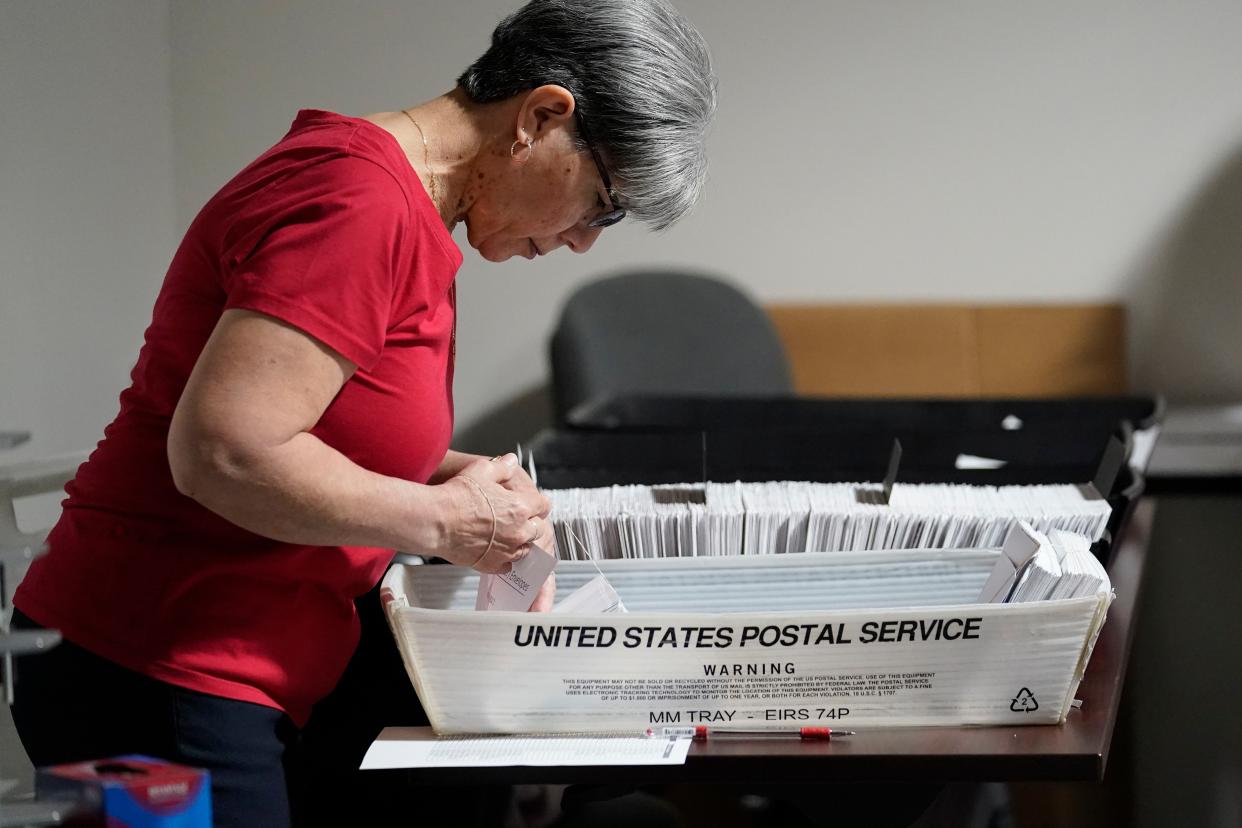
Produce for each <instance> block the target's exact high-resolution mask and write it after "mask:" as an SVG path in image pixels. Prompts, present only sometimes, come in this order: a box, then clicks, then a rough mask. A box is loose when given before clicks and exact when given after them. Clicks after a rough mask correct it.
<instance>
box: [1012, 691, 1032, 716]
mask: <svg viewBox="0 0 1242 828" xmlns="http://www.w3.org/2000/svg"><path fill="white" fill-rule="evenodd" d="M1009 709H1010V710H1012V711H1013V712H1014V713H1034V712H1035V711H1036V710H1038V709H1039V702H1037V701H1035V694H1034V693H1032V692H1031V691H1030V690H1027V689H1026V688H1025V687H1023V688H1022V689H1021V690H1019V691H1018V695H1016V696H1014V697H1013V701H1011V702H1010V703H1009Z"/></svg>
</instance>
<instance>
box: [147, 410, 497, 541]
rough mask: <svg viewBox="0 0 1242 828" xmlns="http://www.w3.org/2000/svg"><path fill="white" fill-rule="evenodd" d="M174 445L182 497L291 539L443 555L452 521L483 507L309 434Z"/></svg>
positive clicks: (464, 494)
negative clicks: (378, 468) (381, 469)
mask: <svg viewBox="0 0 1242 828" xmlns="http://www.w3.org/2000/svg"><path fill="white" fill-rule="evenodd" d="M169 450H170V462H171V465H172V468H173V471H174V479H175V481H176V483H177V488H178V489H179V490H180V491H181V493H182V494H185V495H187V496H188V497H192V498H193V499H194V500H196V501H198V502H199V503H201V504H202V505H203V506H205V507H207V508H208V509H210V510H211V511H213V512H215V513H216V514H218V515H220V516H221V517H223V518H225V519H226V520H228V521H230V522H232V523H235V524H237V525H238V526H241V527H242V528H244V529H247V530H249V531H251V532H254V533H256V534H259V535H263V536H265V537H269V538H273V539H275V540H279V541H284V542H286V543H298V544H308V545H315V546H379V547H387V548H393V549H404V550H408V551H411V552H437V553H439V552H440V551H441V550H442V549H443V547H444V545H445V542H446V538H447V537H448V535H449V532H450V526H449V524H450V522H451V521H453V520H454V518H455V516H457V515H458V514H460V513H462V511H463V509H464V510H470V511H476V510H477V506H478V504H471V503H469V502H468V499H469V494H470V492H469V491H468V490H465V489H463V490H461V491H458V488H459V487H446V486H424V485H421V484H418V483H413V482H410V481H407V480H400V479H398V478H393V477H387V476H384V475H381V474H376V473H374V472H371V471H368V470H366V469H364V468H362V467H361V466H359V465H357V464H356V463H354V462H353V461H351V460H349V459H348V458H347V457H345V456H344V455H343V454H341V453H340V452H338V451H337V450H336V449H333V448H331V447H329V446H328V445H326V444H325V443H323V442H322V441H321V440H319V438H317V437H314V436H313V435H311V434H308V433H300V434H297V435H295V436H293V437H292V438H291V439H289V440H288V441H286V442H284V443H282V444H279V445H276V446H271V447H263V448H261V449H256V448H253V447H251V448H247V449H239V448H237V447H229V446H224V445H215V446H211V445H209V444H208V445H204V444H203V443H201V442H199V443H196V445H194V446H192V447H186V446H182V445H178V444H177V442H176V441H175V440H174V441H173V442H171V443H170V446H169ZM187 453H189V456H187ZM454 454H456V453H455V452H454ZM446 459H447V458H446ZM451 476H452V475H451V474H449V475H447V476H446V477H445V478H444V479H447V478H448V477H451ZM463 498H464V499H465V500H466V501H467V502H464V503H463V502H461V501H462V500H463Z"/></svg>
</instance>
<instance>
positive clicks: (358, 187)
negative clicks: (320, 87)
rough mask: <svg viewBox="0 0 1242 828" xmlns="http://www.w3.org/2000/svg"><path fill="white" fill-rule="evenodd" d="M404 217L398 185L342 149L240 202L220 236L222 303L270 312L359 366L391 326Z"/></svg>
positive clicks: (372, 360) (367, 362)
mask: <svg viewBox="0 0 1242 828" xmlns="http://www.w3.org/2000/svg"><path fill="white" fill-rule="evenodd" d="M409 222H410V215H409V206H408V204H407V202H406V200H405V196H404V193H403V191H402V190H401V187H400V185H399V184H398V183H397V182H396V181H395V180H394V179H393V178H392V176H391V175H389V174H388V173H387V172H386V171H385V170H383V169H382V168H380V167H379V166H377V165H375V164H374V163H372V162H370V161H366V160H363V159H360V158H354V157H350V156H339V157H335V158H331V159H329V160H325V161H322V162H319V163H316V164H313V165H311V166H308V167H306V168H305V169H302V170H300V171H298V172H296V173H294V174H292V175H290V176H288V177H287V178H285V179H284V180H282V181H280V182H278V183H276V184H273V185H271V186H270V187H269V188H268V189H267V190H265V191H263V192H260V193H257V194H256V195H254V196H252V197H251V198H250V199H248V200H247V202H246V204H245V206H244V207H243V209H242V210H241V211H239V214H238V216H237V218H236V220H235V221H234V222H233V223H232V225H231V226H230V228H229V231H228V233H227V234H226V240H225V249H224V259H225V261H224V278H223V282H224V290H225V293H226V295H227V297H228V298H227V299H226V301H225V308H226V309H228V308H242V309H246V310H253V311H258V312H260V313H263V314H267V315H269V316H273V317H276V318H277V319H280V320H282V321H284V322H287V323H288V324H290V325H292V326H294V327H296V328H298V329H299V330H301V331H303V332H305V333H306V334H308V335H310V336H312V337H314V338H315V339H317V340H319V341H320V342H322V343H323V344H325V345H327V346H328V347H329V348H332V349H333V350H334V351H336V352H337V353H339V354H340V355H341V356H343V357H345V358H346V359H348V360H349V361H350V362H352V363H354V364H355V365H357V366H359V367H360V368H362V369H364V370H370V369H372V368H373V367H374V366H375V364H376V363H377V362H378V361H379V358H380V354H381V353H382V351H383V348H384V339H385V335H386V332H387V330H388V328H389V325H390V316H391V311H392V304H393V294H394V290H395V286H396V284H397V281H398V280H397V274H398V272H399V262H400V261H401V249H402V241H403V238H404V236H405V234H406V232H407V230H408V225H409Z"/></svg>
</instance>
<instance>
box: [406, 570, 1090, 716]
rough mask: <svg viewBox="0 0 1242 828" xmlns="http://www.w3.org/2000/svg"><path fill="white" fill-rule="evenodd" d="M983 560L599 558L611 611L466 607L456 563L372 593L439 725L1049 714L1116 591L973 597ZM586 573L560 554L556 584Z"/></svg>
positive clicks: (1080, 668)
mask: <svg viewBox="0 0 1242 828" xmlns="http://www.w3.org/2000/svg"><path fill="white" fill-rule="evenodd" d="M998 554H999V553H998V552H997V551H995V550H986V549H984V550H980V549H974V550H914V551H911V550H889V551H878V552H830V553H822V554H791V555H777V556H756V557H745V556H740V557H731V558H730V557H718V558H683V559H655V560H617V561H605V562H601V564H600V567H601V568H602V569H603V572H604V573H605V575H606V576H607V577H608V580H609V581H610V582H611V583H612V585H613V586H614V587H615V588H616V590H617V592H618V594H619V595H620V597H621V599H622V600H623V601H624V603H625V606H626V607H627V608H628V609H629V610H630V611H629V612H628V613H626V614H609V615H575V614H563V613H555V614H533V613H514V612H476V611H475V610H474V603H475V595H476V589H477V584H478V576H477V575H476V574H475V573H473V572H471V571H470V570H467V569H463V568H461V567H455V566H397V567H393V568H392V569H391V570H390V571H389V573H388V575H387V576H386V577H385V578H384V584H383V593H384V600H385V604H386V610H387V615H388V619H389V623H390V624H391V626H392V629H393V632H394V634H395V636H396V640H397V645H398V647H399V648H400V650H401V654H402V657H403V658H404V660H405V664H406V668H407V670H408V671H409V674H410V678H411V679H412V681H413V682H414V686H415V688H416V689H417V691H418V695H419V698H420V699H421V700H422V703H423V706H424V707H425V708H426V711H427V715H428V716H429V718H430V720H431V724H432V726H433V727H434V728H435V730H436V731H437V732H438V733H440V734H464V733H630V734H635V733H642V732H644V731H645V730H646V729H647V728H650V727H660V726H664V725H695V724H707V725H715V726H717V727H722V728H723V727H727V726H733V727H745V728H748V729H749V728H771V729H774V730H778V729H779V730H788V729H789V728H790V727H791V726H801V725H813V724H818V725H828V726H843V727H857V728H874V727H898V726H913V725H993V724H1004V725H1020V724H1052V723H1056V722H1060V721H1063V720H1064V719H1065V716H1066V715H1067V713H1068V712H1069V710H1070V705H1071V702H1072V701H1073V697H1074V692H1075V690H1076V689H1077V687H1078V683H1079V681H1080V680H1081V679H1082V675H1083V672H1084V671H1085V669H1086V664H1087V660H1088V658H1089V657H1090V653H1091V648H1092V646H1093V645H1094V642H1095V639H1096V636H1097V635H1098V633H1099V630H1100V627H1101V626H1102V625H1103V623H1104V617H1105V614H1106V613H1107V610H1108V605H1109V603H1110V602H1111V600H1112V594H1111V590H1105V591H1102V592H1101V593H1100V594H1099V595H1098V596H1094V597H1086V598H1075V599H1071V600H1062V601H1039V602H1031V603H1021V604H979V603H976V599H977V597H978V595H979V592H980V589H981V588H982V586H983V583H984V581H985V580H986V579H987V576H988V573H989V572H990V571H991V569H992V566H993V564H994V563H995V561H996V559H997V555H998ZM596 574H597V573H596V569H595V567H594V565H592V564H591V563H588V562H562V563H560V564H559V565H558V567H557V577H558V592H559V594H560V595H562V596H563V595H567V594H568V593H570V592H572V591H573V590H574V589H576V588H578V587H579V586H581V585H582V584H584V583H586V581H587V580H589V579H590V578H592V577H593V576H595V575H596Z"/></svg>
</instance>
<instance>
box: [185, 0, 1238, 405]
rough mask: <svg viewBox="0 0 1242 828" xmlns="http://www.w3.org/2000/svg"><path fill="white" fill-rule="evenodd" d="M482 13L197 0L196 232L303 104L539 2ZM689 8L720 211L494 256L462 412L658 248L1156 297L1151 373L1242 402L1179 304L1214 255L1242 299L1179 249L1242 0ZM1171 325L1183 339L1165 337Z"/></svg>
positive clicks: (356, 96) (730, 260)
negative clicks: (713, 88)
mask: <svg viewBox="0 0 1242 828" xmlns="http://www.w3.org/2000/svg"><path fill="white" fill-rule="evenodd" d="M463 5H466V4H414V3H409V2H405V0H378V2H372V3H370V4H368V6H367V9H368V11H367V13H366V14H365V15H364V14H361V13H359V12H358V11H356V10H351V9H346V8H344V7H343V5H342V4H338V3H334V2H331V0H314V1H309V2H299V3H293V4H280V5H276V4H268V5H265V6H262V7H259V8H254V7H253V5H252V4H249V3H245V2H215V3H211V4H203V3H195V2H183V0H174V1H173V43H174V47H175V48H174V61H173V65H174V89H175V91H176V99H175V107H174V111H175V118H174V125H175V133H176V136H177V147H178V159H179V161H180V162H181V167H180V169H181V171H182V172H183V173H184V174H182V175H179V177H178V181H177V185H178V204H179V210H180V212H179V218H180V220H181V223H182V224H185V223H187V222H188V220H189V218H190V217H191V215H192V213H193V211H194V210H195V209H196V208H197V207H198V206H199V205H200V204H201V203H202V202H203V201H204V200H205V199H206V198H207V197H209V196H210V194H211V193H212V192H213V191H214V189H215V188H216V187H217V186H218V185H219V184H221V183H222V182H223V181H224V180H226V179H227V178H228V177H229V176H230V175H231V174H232V173H233V172H234V171H235V170H236V169H237V168H239V167H240V166H241V165H243V164H244V163H246V162H247V161H248V160H250V158H251V157H253V156H254V155H256V154H257V153H258V152H259V151H261V150H262V149H263V148H264V147H265V146H267V145H268V144H270V143H271V142H273V141H275V140H277V139H278V138H279V137H280V135H281V134H282V133H283V131H284V129H285V128H286V127H287V125H288V122H289V121H290V120H291V118H292V116H293V114H294V112H295V110H296V109H298V108H299V107H302V106H319V107H324V108H329V109H336V110H338V111H343V112H347V113H351V114H361V113H363V112H366V111H371V110H375V109H381V108H392V107H396V106H403V105H407V104H412V103H415V102H418V101H421V100H423V99H425V98H427V97H430V96H432V95H434V94H436V93H438V92H440V91H443V90H445V89H447V88H448V87H449V86H450V85H451V83H452V79H453V77H455V75H456V73H457V72H458V71H459V70H460V69H461V68H462V67H464V66H465V65H466V64H467V63H468V62H469V61H470V60H471V59H472V58H473V57H474V56H475V55H476V53H478V52H479V51H480V50H481V49H482V48H483V47H484V46H485V44H486V40H487V34H488V32H489V30H490V27H491V25H492V24H493V22H494V21H495V20H496V19H497V18H498V17H499V16H500V15H501V14H502V13H503V12H504V11H505V10H507V9H510V8H512V7H513V6H514V2H512V0H488V1H487V2H474V3H471V4H468V8H463ZM680 6H681V7H682V8H683V10H684V11H685V12H686V13H687V14H688V16H690V17H691V19H692V20H694V21H695V23H696V24H697V25H698V26H699V27H700V28H701V29H702V31H703V32H704V34H705V35H706V37H707V38H708V40H709V42H710V43H711V45H712V47H713V51H714V54H715V57H716V62H717V66H718V72H719V75H720V101H721V104H720V113H719V118H718V122H717V126H716V128H715V130H714V133H713V135H712V139H711V144H710V146H711V156H712V162H713V172H712V179H711V184H710V187H709V189H708V192H707V198H706V201H705V203H704V204H703V205H702V208H701V209H700V210H699V212H698V213H697V214H696V215H694V216H693V217H692V218H690V219H689V220H687V221H686V222H684V224H683V225H681V226H679V227H676V228H674V229H673V230H672V231H671V232H670V233H668V234H667V235H665V236H660V237H656V236H651V235H649V234H646V233H645V232H643V231H641V230H639V229H637V228H636V227H632V226H629V227H618V228H616V229H615V230H610V231H609V232H608V233H606V234H605V235H604V238H602V239H601V241H600V242H599V243H598V244H597V245H596V248H595V250H593V251H592V252H591V253H590V254H589V255H588V256H586V257H576V256H573V255H572V254H569V253H563V254H559V253H558V255H557V257H554V258H553V259H551V260H545V261H541V262H539V263H538V264H535V265H532V264H530V263H527V262H525V261H522V262H516V263H512V264H506V265H501V266H494V265H489V264H488V263H486V262H483V261H482V260H481V259H479V258H477V257H476V256H474V254H473V253H471V252H469V251H468V252H467V258H466V263H465V265H464V266H463V268H462V271H461V276H460V283H459V284H460V288H459V289H460V296H461V328H460V340H459V341H460V343H461V344H460V347H459V373H458V377H459V379H458V382H457V397H458V412H459V425H467V426H468V425H469V424H470V423H471V422H472V421H475V420H477V418H479V417H480V416H481V415H482V414H483V413H484V412H486V411H487V410H489V409H490V408H492V407H493V406H495V405H497V404H498V403H500V402H502V401H505V400H507V399H509V398H511V397H514V396H517V395H520V394H522V392H523V391H525V390H527V389H530V388H531V387H533V386H537V385H538V384H539V383H541V381H542V379H543V377H544V375H545V363H546V358H545V344H544V343H545V340H546V337H547V335H548V333H549V331H550V329H551V327H552V324H553V321H554V318H555V313H556V310H557V308H558V306H559V303H560V302H561V300H562V299H563V298H564V297H565V296H566V294H567V293H568V291H569V290H570V289H572V287H573V286H574V285H576V284H578V283H579V282H581V281H583V280H584V279H586V278H588V277H590V276H593V275H596V274H599V273H600V272H602V271H609V270H613V269H616V268H620V267H625V266H629V265H634V264H641V263H656V262H668V263H683V264H687V265H693V266H695V267H700V268H705V269H709V270H714V271H717V272H720V273H724V274H728V275H730V276H731V277H733V278H735V279H737V280H739V281H741V282H742V283H743V284H744V285H745V286H747V287H748V288H749V289H750V290H751V291H752V292H754V293H755V294H757V295H758V296H759V297H760V298H761V299H764V300H797V299H806V300H828V301H834V300H895V301H900V300H937V299H939V300H961V299H965V300H973V301H979V300H984V301H986V300H996V301H1058V300H1070V301H1073V300H1087V301H1094V300H1110V299H1118V298H1121V299H1126V300H1129V299H1130V298H1131V297H1134V296H1137V297H1139V299H1140V300H1141V302H1143V303H1145V304H1142V305H1140V306H1139V307H1137V308H1136V309H1135V315H1134V318H1133V321H1134V324H1135V328H1136V342H1137V343H1138V344H1137V345H1136V356H1138V357H1139V358H1141V359H1143V360H1144V364H1143V365H1141V366H1138V370H1137V372H1136V375H1137V381H1138V384H1139V385H1140V386H1148V387H1149V386H1151V385H1153V384H1154V383H1157V382H1158V383H1159V384H1160V385H1161V387H1163V388H1166V389H1168V390H1170V391H1172V392H1173V393H1174V395H1175V396H1183V397H1205V396H1206V397H1211V396H1218V397H1220V396H1242V372H1234V373H1232V374H1230V369H1229V367H1228V366H1227V365H1216V366H1215V367H1213V368H1210V369H1209V370H1207V371H1202V372H1198V373H1197V374H1196V375H1195V376H1188V375H1187V374H1186V373H1185V372H1184V371H1183V370H1182V369H1183V368H1184V367H1185V366H1186V365H1187V364H1201V363H1202V359H1201V356H1202V354H1201V352H1202V351H1205V350H1206V351H1213V352H1218V351H1220V350H1221V344H1222V342H1221V337H1222V336H1227V337H1229V339H1228V341H1229V342H1232V343H1235V344H1236V343H1238V342H1239V336H1238V334H1237V332H1236V331H1235V330H1234V326H1233V325H1232V324H1225V323H1224V321H1223V320H1218V321H1219V322H1221V324H1218V325H1216V326H1215V327H1210V328H1209V329H1208V330H1207V331H1206V332H1204V333H1203V336H1202V337H1201V339H1203V340H1206V341H1200V342H1195V341H1193V339H1194V338H1193V337H1189V338H1188V339H1187V341H1186V342H1184V343H1180V344H1179V343H1178V340H1179V338H1181V337H1184V335H1185V334H1187V333H1188V332H1189V331H1188V328H1193V327H1194V325H1193V323H1191V324H1189V325H1188V324H1187V323H1186V320H1185V319H1180V320H1179V319H1177V318H1174V319H1172V320H1170V319H1169V318H1168V317H1169V314H1167V313H1162V312H1156V309H1157V308H1158V307H1159V306H1160V305H1161V304H1162V303H1163V302H1164V301H1166V299H1167V298H1168V296H1169V289H1168V283H1169V282H1170V281H1171V280H1172V279H1173V277H1174V276H1176V277H1177V279H1179V280H1181V279H1184V278H1187V277H1188V276H1189V275H1191V274H1187V273H1186V271H1187V270H1188V269H1189V270H1198V271H1203V273H1202V274H1201V278H1200V282H1202V281H1205V280H1206V281H1207V282H1208V283H1209V286H1208V288H1205V289H1203V290H1201V291H1200V293H1203V294H1204V297H1203V298H1206V297H1212V299H1211V300H1210V301H1207V302H1204V303H1202V304H1203V307H1204V308H1207V309H1211V308H1217V309H1219V308H1222V307H1228V306H1227V304H1225V305H1222V301H1221V300H1222V298H1223V299H1228V298H1229V296H1232V297H1233V298H1235V299H1237V300H1238V301H1236V302H1235V303H1234V308H1237V307H1238V306H1239V305H1242V295H1239V293H1238V292H1237V291H1242V288H1238V289H1237V290H1236V291H1235V292H1234V293H1232V294H1228V293H1226V295H1225V296H1224V297H1222V296H1221V295H1220V291H1221V290H1226V291H1227V290H1228V289H1230V283H1229V282H1230V279H1231V276H1230V274H1232V273H1234V272H1235V268H1234V267H1233V266H1234V265H1235V264H1238V263H1240V262H1242V252H1234V251H1233V250H1232V249H1223V250H1217V251H1215V252H1213V253H1210V254H1209V253H1204V252H1203V251H1200V250H1198V249H1196V246H1195V245H1194V244H1193V243H1192V244H1191V245H1190V249H1183V250H1181V251H1180V253H1178V254H1177V255H1176V258H1175V260H1174V261H1169V255H1170V252H1169V251H1170V250H1171V249H1172V248H1175V247H1177V246H1178V245H1181V246H1182V247H1183V248H1184V247H1186V240H1187V236H1188V235H1189V236H1190V238H1191V240H1192V242H1193V238H1194V235H1195V233H1198V232H1201V231H1200V229H1198V228H1197V227H1196V226H1191V227H1187V226H1186V224H1187V222H1193V221H1195V220H1196V210H1195V205H1196V203H1197V201H1198V200H1200V199H1201V198H1202V195H1201V194H1202V193H1203V192H1205V191H1207V192H1212V190H1213V188H1214V187H1215V186H1216V184H1215V182H1216V181H1217V179H1219V178H1220V177H1222V176H1227V175H1228V172H1229V169H1230V166H1229V165H1236V164H1237V163H1238V161H1237V159H1236V158H1234V157H1233V155H1232V154H1233V153H1234V151H1235V150H1236V149H1237V148H1238V147H1239V143H1240V142H1242V96H1240V95H1239V94H1237V78H1239V77H1242V50H1239V49H1237V47H1236V39H1235V37H1234V35H1235V34H1236V32H1237V31H1239V30H1240V28H1242V6H1239V5H1238V4H1237V3H1233V2H1207V1H1206V0H1199V1H1198V2H1193V3H1178V4H1173V3H1170V4H1164V5H1157V4H1142V5H1139V4H1128V3H1121V2H1108V3H1093V4H1084V3H1079V2H1065V1H1064V0H1063V1H1062V2H1052V3H1043V4H1032V3H1026V2H1022V3H1016V2H992V3H983V2H978V3H964V2H956V3H923V2H886V3H859V2H852V3H851V2H839V1H838V2H827V3H824V2H811V0H805V1H804V2H768V3H762V4H757V3H750V4H741V3H739V4H722V3H717V2H710V0H682V2H681V3H680ZM355 8H356V7H355ZM1235 189H1237V188H1235ZM1199 218H1200V219H1201V218H1202V216H1199ZM463 243H464V242H463ZM1226 247H1230V245H1226ZM1232 247H1242V241H1240V242H1238V243H1237V244H1236V245H1232ZM1222 262H1223V264H1222ZM1232 281H1234V282H1237V281H1238V279H1237V278H1236V277H1232ZM1177 298H1178V291H1174V292H1173V293H1172V299H1174V300H1176V299H1177ZM1182 316H1189V317H1190V318H1191V319H1198V318H1199V317H1200V313H1199V309H1198V308H1193V309H1190V310H1189V311H1188V312H1187V313H1183V314H1182ZM1170 325H1173V327H1174V328H1175V330H1173V331H1171V332H1170V331H1169V330H1167V329H1168V328H1169V327H1170ZM1154 330H1164V334H1163V340H1164V347H1163V350H1162V351H1161V352H1160V353H1158V354H1153V353H1152V352H1150V351H1148V350H1146V349H1145V348H1143V347H1142V343H1143V341H1145V339H1146V338H1148V337H1149V336H1150V332H1151V331H1154ZM1169 354H1172V356H1171V357H1170V356H1169Z"/></svg>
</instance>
